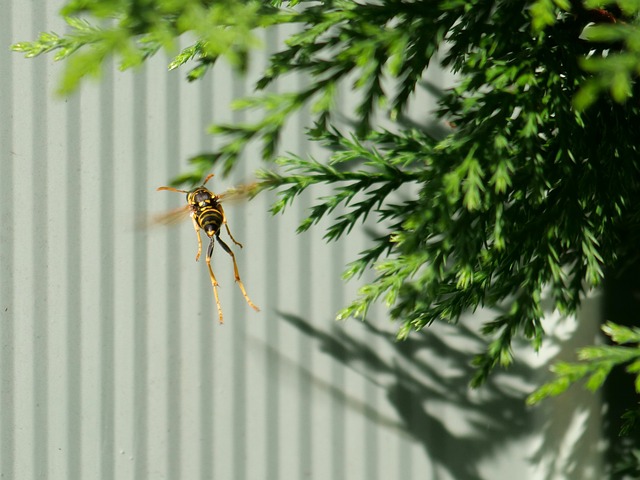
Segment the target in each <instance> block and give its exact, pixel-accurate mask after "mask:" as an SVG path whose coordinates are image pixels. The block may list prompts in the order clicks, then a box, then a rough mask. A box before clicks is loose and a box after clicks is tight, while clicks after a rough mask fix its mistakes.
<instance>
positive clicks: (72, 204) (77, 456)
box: [65, 92, 84, 480]
mask: <svg viewBox="0 0 640 480" xmlns="http://www.w3.org/2000/svg"><path fill="white" fill-rule="evenodd" d="M80 106H81V96H80V93H79V92H78V93H77V94H75V95H73V96H72V97H70V98H69V99H68V101H67V108H66V123H67V132H66V144H67V159H66V164H65V169H66V175H65V176H66V179H67V185H66V190H67V194H66V205H65V208H66V211H67V216H66V223H67V224H66V225H65V228H66V231H67V235H66V247H65V248H66V252H65V256H66V259H67V266H66V278H67V281H66V285H67V286H68V288H67V294H66V295H67V296H66V319H65V320H66V337H67V352H66V359H67V360H66V363H67V365H66V370H67V379H68V380H67V382H68V383H67V402H68V403H67V441H68V443H67V471H68V472H69V479H70V480H80V479H81V474H82V472H81V465H82V463H81V459H82V450H83V442H82V439H81V432H82V428H81V422H82V416H81V412H82V344H83V340H84V337H83V335H82V333H83V325H82V320H81V311H82V296H81V291H82V290H81V278H82V265H81V261H80V258H81V256H80V252H81V251H82V234H81V233H82V231H83V230H82V215H81V212H80V209H81V201H80V199H81V195H82V182H81V148H80V146H81V144H80V142H79V141H78V138H82V133H83V130H82V123H81V122H80Z"/></svg>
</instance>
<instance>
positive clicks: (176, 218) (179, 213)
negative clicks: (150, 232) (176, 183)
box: [148, 205, 191, 226]
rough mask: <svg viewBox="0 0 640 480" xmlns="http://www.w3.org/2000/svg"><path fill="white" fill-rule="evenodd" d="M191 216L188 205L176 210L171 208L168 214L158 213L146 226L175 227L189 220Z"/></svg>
mask: <svg viewBox="0 0 640 480" xmlns="http://www.w3.org/2000/svg"><path fill="white" fill-rule="evenodd" d="M190 214H191V208H190V207H189V205H183V206H181V207H178V208H173V209H171V210H169V211H168V212H164V213H158V214H157V215H154V216H153V217H152V218H151V220H150V221H149V222H148V226H156V225H175V224H176V223H179V222H182V221H183V220H186V219H187V218H189V215H190Z"/></svg>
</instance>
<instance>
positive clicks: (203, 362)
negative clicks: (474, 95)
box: [0, 0, 601, 480]
mask: <svg viewBox="0 0 640 480" xmlns="http://www.w3.org/2000/svg"><path fill="white" fill-rule="evenodd" d="M56 5H59V2H46V1H43V0H40V1H33V2H22V1H17V0H5V1H3V2H2V11H1V13H2V14H1V15H0V113H1V115H2V117H1V118H2V120H1V122H0V166H1V169H0V227H1V228H0V242H1V249H0V319H1V320H0V388H1V390H0V478H6V479H16V480H23V479H24V480H26V479H36V478H37V479H40V478H49V479H55V480H58V479H60V480H62V479H65V480H67V479H69V480H73V479H98V478H100V479H116V480H126V479H136V480H139V479H198V478H200V479H212V478H215V479H233V480H242V479H252V480H263V479H267V480H275V479H283V480H301V479H305V478H313V479H322V480H325V479H333V480H339V479H348V480H359V479H362V480H375V479H380V480H387V479H402V480H407V479H421V480H425V479H456V480H459V479H476V478H482V479H491V480H496V479H512V478H521V479H544V478H575V479H587V478H593V479H597V478H601V477H600V476H599V464H600V456H599V455H598V454H597V451H596V450H594V448H595V445H596V440H597V438H598V420H597V417H596V418H594V417H591V418H588V415H589V412H591V411H592V410H591V409H597V403H595V402H596V401H597V398H595V397H594V399H593V402H592V403H591V404H590V403H589V402H588V401H587V402H584V400H580V401H582V402H584V408H583V409H582V410H583V412H584V415H583V416H582V417H580V416H578V417H575V418H574V417H571V416H570V415H569V414H568V413H567V412H570V411H571V407H572V405H571V404H569V405H567V406H563V405H562V404H561V403H555V404H554V403H548V404H546V405H545V406H543V407H542V408H540V409H537V410H528V409H526V408H525V407H524V406H523V398H524V396H525V395H526V393H528V392H529V391H530V390H531V388H532V387H531V382H532V381H537V380H539V379H540V378H541V375H542V373H541V372H543V371H544V370H545V367H544V366H540V364H541V363H543V362H542V361H541V359H544V358H548V357H549V356H551V355H552V354H554V353H556V351H557V350H558V348H556V350H553V348H551V349H549V350H548V351H546V352H547V353H545V352H543V353H542V354H541V356H540V357H534V356H533V355H529V357H530V361H529V362H528V363H527V362H524V361H523V362H520V363H519V364H518V365H517V366H516V368H514V369H513V370H512V371H510V372H509V373H506V374H501V375H499V376H497V377H496V380H497V385H498V386H496V385H491V386H488V387H487V388H486V389H484V390H481V391H478V392H469V390H468V389H467V387H466V382H467V380H468V373H469V367H468V362H469V360H470V358H471V357H470V354H471V353H474V352H476V351H478V349H479V348H481V347H480V344H479V343H478V341H477V338H476V337H475V334H474V333H472V330H470V331H468V332H463V331H456V330H454V329H452V328H443V327H442V326H440V327H437V328H434V329H432V330H430V331H428V332H427V333H426V334H425V335H416V336H415V337H413V338H412V339H411V340H410V341H408V342H407V343H403V344H396V343H394V341H393V325H390V324H389V323H388V321H387V320H386V318H385V317H384V310H383V309H374V310H373V311H372V312H371V322H372V325H373V326H372V327H371V328H368V327H366V326H365V325H363V324H362V323H360V322H358V321H355V320H350V321H348V322H346V323H341V324H336V323H335V322H333V320H332V318H333V314H334V313H335V312H336V311H337V310H338V309H339V308H340V307H341V306H343V305H344V302H346V301H347V300H348V299H349V298H351V297H352V296H353V294H354V290H355V289H356V288H357V285H358V282H352V283H351V284H349V285H347V286H345V285H343V283H342V281H341V278H340V273H341V270H342V266H343V265H344V263H345V262H346V261H348V260H350V259H353V258H355V255H356V254H357V252H359V251H361V250H362V249H364V247H365V245H366V238H367V234H366V233H365V232H364V231H362V230H356V231H355V233H354V234H352V235H351V236H350V237H349V239H348V240H347V241H341V242H339V243H337V244H332V245H330V246H326V245H325V244H324V243H323V241H322V240H321V237H322V231H321V229H315V230H312V231H311V232H310V233H307V234H305V235H300V236H297V235H296V234H295V226H296V224H297V222H298V221H299V220H300V219H301V218H302V216H303V214H304V212H303V208H304V207H306V206H309V205H310V202H311V200H310V199H308V198H303V199H302V200H301V202H300V204H299V206H296V207H294V208H292V209H291V210H290V211H289V212H288V213H287V214H286V215H284V216H279V217H276V218H273V217H271V216H270V215H269V214H268V213H267V208H268V204H269V199H268V198H266V197H264V198H259V199H256V200H255V201H252V202H251V203H249V204H243V205H238V206H229V207H227V216H228V219H229V224H230V226H231V228H232V232H233V233H234V236H235V237H236V238H238V240H240V241H241V242H243V243H244V245H245V248H244V249H243V250H242V251H238V252H237V257H238V263H239V266H240V270H241V275H242V278H243V280H244V283H245V285H246V287H247V290H248V292H249V295H250V296H251V297H252V299H253V300H254V301H255V303H257V304H258V305H259V306H260V307H261V308H262V311H261V312H260V313H259V314H256V313H255V312H253V311H252V310H251V309H249V308H248V307H247V305H246V304H245V303H244V300H243V299H242V297H241V295H240V293H239V291H238V290H237V288H236V287H235V286H234V285H233V277H232V271H231V267H230V260H229V258H227V256H226V255H224V253H223V252H222V250H221V249H219V248H217V249H216V252H215V255H214V267H215V271H216V273H217V277H218V280H219V281H220V283H221V285H222V287H221V289H220V295H221V301H222V306H223V308H224V311H225V319H226V324H225V325H224V326H219V325H218V324H217V321H216V317H217V315H216V313H215V307H214V304H213V298H212V292H211V290H210V284H209V279H208V276H207V273H206V268H205V264H204V262H201V263H198V264H197V263H195V262H194V255H195V253H196V241H195V238H194V234H193V230H192V227H191V226H190V225H189V223H185V224H184V225H181V226H179V227H175V228H167V229H147V230H145V229H139V228H137V222H138V221H139V220H140V219H141V218H144V217H146V216H148V215H150V214H152V213H154V212H159V211H163V210H165V209H167V208H171V207H175V206H178V205H180V204H181V202H182V201H183V196H182V195H179V194H173V193H170V192H155V188H156V187H157V186H160V185H164V184H166V183H167V181H168V179H170V178H171V177H172V176H173V175H175V174H176V173H178V172H179V171H181V169H183V168H185V163H184V161H185V158H187V157H188V156H190V155H193V154H195V153H198V152H199V151H201V150H204V149H206V148H208V147H210V144H211V143H210V142H211V140H210V138H209V137H208V136H207V135H206V134H205V133H204V128H205V125H207V124H208V123H209V122H211V121H213V120H217V121H220V120H230V119H232V118H235V119H238V118H241V117H239V116H237V114H236V116H235V117H232V116H231V114H230V113H229V112H228V109H227V104H228V101H229V100H230V99H231V98H233V97H235V96H238V95H241V94H243V93H245V92H247V91H248V90H247V88H246V85H248V83H247V82H246V81H244V80H241V79H232V77H231V75H230V74H229V73H228V72H226V71H225V70H224V69H220V70H217V71H216V73H215V75H213V76H211V75H209V76H208V77H207V78H206V79H205V81H203V82H199V83H196V84H188V83H187V82H186V81H185V80H184V73H185V72H184V71H178V72H175V71H174V72H170V73H169V72H167V70H166V64H167V63H168V62H167V59H166V57H162V56H160V57H159V58H156V59H154V60H153V61H151V62H150V63H149V64H148V65H146V67H145V68H144V69H142V70H140V71H138V72H136V73H135V74H134V73H132V72H127V73H120V72H118V71H116V70H114V71H108V72H107V73H106V74H105V75H104V77H103V78H102V81H101V82H100V83H99V84H97V83H94V84H87V85H85V86H84V87H83V89H82V91H81V92H79V93H78V94H77V95H74V96H73V97H71V98H68V99H54V98H53V90H54V88H55V85H56V79H57V78H58V74H59V70H60V65H57V64H53V62H52V57H51V56H47V57H45V58H39V59H35V60H26V59H24V58H22V57H21V56H20V55H18V54H14V53H10V52H9V47H8V46H9V44H11V43H13V42H16V41H21V40H28V39H33V38H35V36H36V35H37V33H38V32H39V31H41V30H56V31H63V30H64V26H63V25H61V22H60V20H59V19H58V18H57V16H56ZM277 40H278V38H276V37H275V36H271V37H268V38H265V43H267V44H273V43H274V42H276V41H277ZM259 63H260V60H257V65H256V68H259V67H260V65H259ZM443 78H444V77H443V76H441V75H439V76H438V75H437V76H436V77H435V78H434V81H435V82H436V83H438V82H445V81H446V80H444V79H443ZM345 102H346V105H347V107H345V108H346V109H348V97H346V99H345ZM428 105H429V104H427V103H425V109H426V108H428ZM425 109H423V110H422V111H423V112H424V110H425ZM304 121H305V117H304V116H303V117H301V119H300V122H297V123H295V124H293V125H292V126H291V127H290V129H289V130H288V132H287V135H286V140H285V144H284V145H283V149H284V150H290V151H295V152H297V153H300V154H304V153H305V148H307V147H306V146H305V143H304V137H303V130H302V128H301V125H302V124H303V122H304ZM251 153H253V155H252V154H251ZM316 153H318V152H316ZM255 157H256V156H255V152H250V154H249V155H247V159H246V163H245V164H244V165H243V166H241V167H240V169H239V170H238V171H236V173H235V174H234V178H233V179H232V180H229V181H222V180H219V179H214V180H213V181H212V184H211V186H212V188H213V189H223V188H226V187H227V186H231V184H232V183H233V182H240V181H247V180H250V179H251V172H252V171H253V169H254V168H255V167H257V166H258V164H259V162H258V161H257V160H256V158H255ZM592 311H597V308H596V307H594V308H593V309H592ZM482 315H485V316H486V314H482V313H480V314H478V315H477V316H476V317H475V318H474V317H470V318H469V322H468V323H469V325H471V326H472V327H475V326H477V325H478V324H479V323H480V322H479V319H478V317H479V316H482ZM596 323H597V319H595V320H594V321H593V322H591V324H593V325H595V324H596ZM594 328H595V327H594ZM592 334H593V329H589V328H588V329H587V331H586V333H585V334H584V335H586V336H585V340H584V342H583V343H588V342H589V341H590V336H592ZM551 343H552V342H551ZM551 343H550V345H551ZM445 344H446V345H449V346H450V347H453V349H448V348H443V345H445ZM554 348H555V347H554ZM571 348H573V345H572V346H571ZM525 358H528V357H525ZM581 398H582V397H581ZM565 401H567V402H569V401H573V402H575V401H576V399H575V397H570V396H567V397H566V400H565ZM554 409H555V410H554ZM554 411H555V413H554ZM583 418H584V420H582V419H583ZM571 422H574V423H575V425H574V427H573V428H574V431H576V432H578V433H579V435H578V436H577V437H576V438H577V439H576V438H574V437H571V436H569V435H567V434H566V433H565V429H564V428H563V425H569V424H571ZM581 422H584V423H581ZM581 429H584V432H582V431H581ZM572 455H577V458H578V459H579V460H580V461H579V462H578V465H577V466H576V465H575V464H574V463H575V457H574V456H572ZM551 472H556V473H551ZM516 475H517V476H516Z"/></svg>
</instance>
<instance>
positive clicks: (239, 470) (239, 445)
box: [218, 74, 251, 480]
mask: <svg viewBox="0 0 640 480" xmlns="http://www.w3.org/2000/svg"><path fill="white" fill-rule="evenodd" d="M245 94H246V90H245V85H244V81H243V79H242V78H239V77H237V76H235V74H234V81H233V86H232V88H231V98H234V99H236V98H240V97H242V96H244V95H245ZM245 120H246V119H245V118H244V114H243V113H239V112H234V114H233V116H232V122H234V123H235V122H243V121H245ZM245 173H246V162H245V161H244V158H242V160H241V161H240V162H239V163H238V164H237V166H236V169H235V178H236V179H239V180H240V179H244V177H245ZM229 222H230V223H231V226H230V228H231V232H232V233H234V237H235V238H237V239H238V241H240V243H242V241H243V240H241V239H244V238H245V232H246V228H245V222H246V220H245V219H244V218H241V217H240V218H237V217H236V218H233V219H230V220H229ZM230 247H231V248H233V247H235V245H234V244H233V242H230ZM218 253H219V254H220V255H219V257H218V258H221V257H222V256H224V257H227V258H224V260H225V261H231V259H230V258H228V257H229V255H227V254H226V253H225V252H224V250H222V249H220V250H219V252H218ZM244 264H246V262H242V263H241V265H240V266H239V267H238V268H241V267H242V265H244ZM243 271H245V272H246V269H243V270H241V272H240V276H242V272H243ZM225 285H229V286H233V289H231V288H227V289H225V292H229V294H227V297H228V298H233V299H234V300H233V314H234V317H235V318H234V319H233V320H234V321H233V324H232V328H233V333H232V342H233V390H232V393H233V412H232V415H233V428H234V432H233V472H234V474H233V478H234V480H244V479H246V478H247V466H246V462H247V451H246V450H247V447H248V445H247V384H246V382H247V370H246V367H247V356H246V351H245V349H246V334H247V322H246V320H247V317H248V312H247V311H246V308H245V307H247V305H246V303H245V301H244V298H242V296H241V295H238V288H237V287H236V286H235V285H233V283H232V281H231V280H226V281H225ZM234 290H235V291H234ZM249 292H251V290H249ZM231 295H233V297H231ZM247 308H248V307H247Z"/></svg>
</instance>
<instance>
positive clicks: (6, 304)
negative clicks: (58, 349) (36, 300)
mask: <svg viewBox="0 0 640 480" xmlns="http://www.w3.org/2000/svg"><path fill="white" fill-rule="evenodd" d="M12 18H13V9H12V3H11V2H7V3H6V5H3V7H2V15H0V45H9V43H10V42H11V40H12V37H13V30H12V24H11V21H12ZM12 55H13V54H12V53H11V52H9V50H8V49H7V48H2V49H0V83H1V87H0V112H5V121H3V122H0V165H2V175H0V225H2V228H0V272H1V273H0V476H1V477H3V478H15V472H14V461H15V437H14V425H15V412H14V388H15V377H14V369H15V360H14V354H15V345H14V319H15V314H16V312H15V303H14V295H15V291H14V279H15V272H14V261H13V254H14V247H15V245H14V239H13V235H14V221H15V213H14V212H15V207H14V201H15V196H14V195H15V193H14V187H13V184H14V168H13V162H14V152H13V151H12V145H13V124H12V122H11V121H8V120H7V117H8V115H11V114H12V113H13V108H14V105H13V86H14V85H13V77H12V74H11V66H12V63H13V58H10V57H11V56H12Z"/></svg>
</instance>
